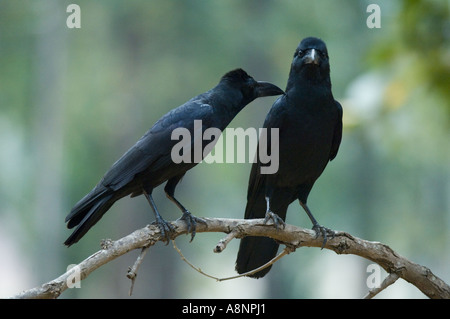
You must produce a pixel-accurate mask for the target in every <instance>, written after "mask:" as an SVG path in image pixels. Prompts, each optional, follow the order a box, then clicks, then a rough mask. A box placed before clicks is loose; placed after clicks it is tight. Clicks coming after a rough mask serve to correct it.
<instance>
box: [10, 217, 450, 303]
mask: <svg viewBox="0 0 450 319" xmlns="http://www.w3.org/2000/svg"><path fill="white" fill-rule="evenodd" d="M203 219H204V220H205V221H206V224H202V223H199V224H198V225H197V230H196V231H197V233H201V232H222V233H226V234H229V235H227V236H226V237H225V238H224V239H222V240H221V241H220V242H219V243H218V244H217V245H216V246H215V248H214V251H215V252H221V251H223V249H225V248H226V245H227V244H228V242H230V241H231V240H232V239H233V238H242V237H245V236H266V237H271V238H273V239H275V240H277V241H279V242H282V243H284V244H286V245H287V246H289V247H290V248H294V249H295V248H296V247H302V246H306V247H321V246H322V239H321V238H315V232H314V231H312V230H309V229H303V228H300V227H296V226H293V225H288V224H286V227H285V228H284V229H277V228H275V227H273V226H272V225H270V224H268V225H266V224H264V220H263V219H225V218H203ZM172 224H173V225H174V228H175V233H174V235H173V238H175V237H178V236H179V235H181V234H186V233H187V228H186V225H185V223H184V222H183V221H181V220H177V221H174V222H172ZM158 241H163V238H162V237H161V234H160V231H159V228H158V227H157V226H154V225H149V226H147V227H144V228H142V229H139V230H136V231H134V232H133V233H131V234H130V235H128V236H126V237H123V238H121V239H119V240H116V241H110V240H108V241H105V242H104V244H103V249H101V250H99V251H98V252H96V253H94V254H93V255H91V256H89V257H88V258H86V259H85V260H83V261H82V262H81V263H79V264H78V265H77V267H76V269H77V271H79V278H80V280H83V279H85V278H86V277H87V276H88V275H89V274H90V273H91V272H93V271H94V270H96V269H97V268H99V267H101V266H102V265H104V264H106V263H108V262H109V261H111V260H113V259H115V258H117V257H119V256H121V255H124V254H126V253H128V252H129V251H131V250H134V249H141V248H144V247H150V246H153V245H154V244H155V243H156V242H158ZM324 248H326V249H330V250H333V251H334V252H336V253H337V254H353V255H357V256H360V257H363V258H366V259H368V260H371V261H373V262H375V263H377V264H378V265H380V266H381V267H382V268H384V269H385V270H386V271H387V272H388V273H389V274H395V276H398V277H399V278H403V279H404V280H406V281H408V282H410V283H411V284H413V285H414V286H416V287H417V288H418V289H419V290H421V291H422V292H423V293H424V294H425V295H426V296H428V297H429V298H450V286H449V285H447V284H446V283H445V282H444V281H443V280H441V279H440V278H438V277H437V276H435V275H434V274H433V273H432V272H431V270H430V269H428V268H427V267H424V266H421V265H419V264H416V263H413V262H411V261H409V260H408V259H406V258H404V257H402V256H400V255H399V254H398V253H396V252H395V251H394V250H392V249H391V248H390V247H389V246H387V245H385V244H382V243H379V242H372V241H367V240H363V239H360V238H357V237H354V236H352V235H350V234H348V233H345V232H336V236H335V237H334V238H333V239H329V240H328V241H327V243H326V245H325V247H324ZM73 272H74V270H73V269H71V270H69V271H67V272H66V273H64V274H62V275H61V276H59V277H58V278H56V279H54V280H52V281H50V282H48V283H45V284H43V285H42V286H40V287H36V288H33V289H30V290H27V291H23V292H21V293H19V294H17V295H15V296H13V297H12V298H58V297H59V295H60V294H61V293H62V292H63V291H64V290H66V289H67V288H68V285H70V283H71V280H72V278H73Z"/></svg>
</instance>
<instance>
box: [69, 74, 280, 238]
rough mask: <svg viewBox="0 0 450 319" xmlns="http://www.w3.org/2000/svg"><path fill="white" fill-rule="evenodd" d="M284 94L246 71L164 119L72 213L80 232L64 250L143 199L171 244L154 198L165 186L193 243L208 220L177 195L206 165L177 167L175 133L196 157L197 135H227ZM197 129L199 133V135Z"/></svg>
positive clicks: (225, 79)
mask: <svg viewBox="0 0 450 319" xmlns="http://www.w3.org/2000/svg"><path fill="white" fill-rule="evenodd" d="M283 93H284V92H283V90H281V89H280V88H278V87H277V86H275V85H273V84H271V83H268V82H257V81H255V80H254V79H253V78H252V77H251V76H249V75H248V74H247V73H246V72H245V71H244V70H242V69H236V70H233V71H230V72H228V73H227V74H225V75H224V76H223V77H222V78H221V80H220V82H219V84H218V85H217V86H216V87H214V88H213V89H211V90H209V91H207V92H206V93H203V94H200V95H198V96H196V97H194V98H192V99H191V100H189V101H188V102H186V103H185V104H183V105H181V106H179V107H177V108H175V109H173V110H172V111H170V112H169V113H167V114H166V115H164V116H163V117H162V118H161V119H159V120H158V121H157V122H156V123H155V125H153V127H152V128H151V129H150V130H149V131H147V133H145V135H144V136H143V137H142V138H141V139H140V140H139V141H138V142H137V143H136V144H135V145H134V146H133V147H131V148H130V149H129V150H128V151H127V152H126V153H125V154H124V155H123V156H122V157H121V158H120V159H119V160H118V161H117V162H115V163H114V164H113V166H112V167H111V168H110V169H109V171H108V172H106V174H105V176H104V177H103V178H102V180H101V181H100V182H99V183H98V184H97V185H96V186H95V187H94V189H92V190H91V192H90V193H88V194H87V195H86V196H84V197H83V198H82V199H81V200H80V201H79V202H78V203H77V204H76V205H75V206H74V207H73V208H72V211H71V212H70V213H69V215H67V217H66V222H68V223H67V227H68V228H74V227H76V228H75V230H74V232H73V233H72V234H71V235H70V237H69V238H68V239H67V240H66V241H65V242H64V244H65V245H67V246H70V245H72V244H74V243H76V242H78V241H79V240H80V239H81V238H82V237H83V236H84V235H85V234H86V232H87V231H88V230H89V229H90V228H91V227H92V226H94V224H95V223H97V222H98V221H99V219H100V218H101V217H102V216H103V214H104V213H106V212H107V211H108V209H109V208H110V207H111V206H112V205H113V204H114V202H116V201H117V200H119V199H120V198H122V197H125V196H127V195H131V197H134V196H138V195H141V194H144V195H145V197H146V198H147V200H148V202H149V204H150V206H151V208H152V210H153V213H154V214H155V217H156V223H157V225H158V226H159V228H160V229H161V233H162V235H163V236H164V237H165V239H166V241H167V240H168V239H169V236H170V232H172V231H173V228H172V226H171V224H170V223H168V222H166V221H165V220H164V219H163V218H162V217H161V215H160V214H159V212H158V210H157V208H156V205H155V203H154V201H153V198H152V191H153V189H154V188H155V187H157V186H158V185H160V184H162V183H164V182H165V181H167V184H166V185H165V187H164V191H165V193H166V195H167V197H168V198H169V199H170V200H171V201H172V202H174V203H175V204H176V205H177V207H178V208H179V209H180V210H181V211H182V213H183V215H182V217H181V218H182V219H183V220H185V221H186V222H187V224H188V229H189V231H190V232H191V233H192V238H193V237H194V235H195V227H196V222H202V220H201V219H200V218H196V217H194V216H193V215H191V213H190V212H189V211H188V210H187V209H186V208H184V207H183V205H181V203H180V202H179V201H178V200H176V199H175V197H174V192H175V187H176V186H177V184H178V182H179V181H180V180H181V178H182V177H183V176H184V174H185V173H186V172H187V171H188V170H189V169H191V168H192V167H194V166H195V165H197V164H198V162H199V161H201V159H199V160H198V161H197V162H195V161H193V160H192V161H189V162H188V161H181V162H178V161H176V162H177V163H176V162H174V161H173V158H172V155H171V153H172V148H173V147H174V146H175V145H176V144H177V143H181V141H179V140H177V139H173V138H172V132H173V131H174V130H175V129H177V128H178V129H180V128H183V129H187V130H188V131H189V132H190V136H191V138H189V140H188V142H186V145H184V148H183V150H184V149H187V150H188V151H189V152H190V151H191V150H192V152H191V153H194V136H195V135H197V136H198V135H199V134H200V135H201V136H203V132H204V131H205V130H206V129H208V128H217V129H220V130H221V131H223V130H224V129H225V128H226V126H227V125H228V124H229V123H230V122H231V120H232V119H233V118H234V117H235V116H236V115H237V114H238V113H239V111H241V110H242V109H243V108H244V107H245V106H246V105H247V104H248V103H250V102H252V101H253V100H254V99H256V98H258V97H263V96H272V95H279V94H283ZM195 120H201V126H200V127H197V126H196V125H195V124H194V121H195ZM196 122H197V123H198V121H196ZM194 129H196V130H197V132H194ZM200 130H201V131H200ZM199 131H200V132H199ZM200 142H201V143H202V144H200V146H201V149H202V153H201V154H202V156H201V157H202V158H203V155H206V154H203V149H204V147H205V144H206V143H205V142H204V141H200ZM196 143H198V141H196ZM183 155H185V154H183ZM193 155H194V154H193ZM192 157H193V156H192ZM191 240H192V239H191Z"/></svg>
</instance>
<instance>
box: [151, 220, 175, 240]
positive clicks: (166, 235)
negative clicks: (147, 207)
mask: <svg viewBox="0 0 450 319" xmlns="http://www.w3.org/2000/svg"><path fill="white" fill-rule="evenodd" d="M152 224H156V225H157V226H158V228H159V230H160V231H161V237H162V238H163V239H164V242H165V243H166V245H167V244H168V243H169V239H171V234H172V233H173V232H174V231H175V228H174V227H173V225H172V224H171V223H170V222H167V221H165V220H164V219H163V218H162V217H156V221H154V222H153V223H152Z"/></svg>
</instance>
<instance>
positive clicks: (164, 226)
mask: <svg viewBox="0 0 450 319" xmlns="http://www.w3.org/2000/svg"><path fill="white" fill-rule="evenodd" d="M144 195H145V198H147V201H148V203H149V204H150V207H151V208H152V210H153V213H154V214H155V218H156V224H157V225H158V227H159V229H160V230H161V236H162V237H163V238H164V241H165V242H166V244H168V243H169V239H170V233H172V232H173V231H174V228H173V226H172V225H171V224H170V223H168V222H167V221H165V220H164V218H162V216H161V215H160V214H159V212H158V209H157V208H156V204H155V201H154V200H153V197H152V193H151V191H150V192H148V191H146V190H144Z"/></svg>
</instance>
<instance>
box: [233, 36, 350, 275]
mask: <svg viewBox="0 0 450 319" xmlns="http://www.w3.org/2000/svg"><path fill="white" fill-rule="evenodd" d="M264 127H265V128H268V129H269V128H278V129H279V154H278V155H279V169H278V171H277V172H276V173H275V174H266V175H263V174H261V172H260V167H261V166H262V164H261V163H260V161H256V162H255V164H253V166H252V169H251V173H250V179H249V184H248V193H247V206H246V209H245V218H247V219H251V218H263V217H265V221H266V222H267V221H268V220H269V219H272V220H273V222H274V224H275V225H276V226H277V227H278V226H279V225H282V226H283V227H284V220H285V218H286V210H287V208H288V206H289V205H290V204H291V203H292V202H293V201H294V200H296V199H298V200H299V202H300V205H301V206H302V207H303V209H304V210H305V211H306V213H307V214H308V216H309V218H310V219H311V222H312V223H313V229H314V230H315V231H316V233H317V235H319V234H321V235H322V236H323V237H324V241H323V245H325V243H326V240H327V235H334V233H333V232H332V231H331V230H329V229H327V228H325V227H322V226H320V225H319V224H318V223H317V221H316V219H315V218H314V217H313V215H312V214H311V211H310V210H309V208H308V206H307V205H306V200H307V198H308V195H309V192H310V191H311V189H312V187H313V185H314V182H315V181H316V180H317V179H318V178H319V176H320V175H321V174H322V172H323V170H324V169H325V166H326V165H327V163H328V161H331V160H332V159H334V158H335V156H336V154H337V152H338V149H339V144H340V143H341V137H342V107H341V105H340V104H339V103H338V102H337V101H335V100H334V98H333V94H332V92H331V81H330V64H329V60H328V52H327V48H326V46H325V43H324V42H323V41H322V40H320V39H317V38H313V37H309V38H305V39H304V40H302V41H301V42H300V44H299V46H298V48H297V50H296V51H295V54H294V58H293V61H292V65H291V70H290V73H289V79H288V82H287V86H286V92H285V94H284V95H282V96H280V97H279V98H278V99H277V100H276V101H275V103H274V104H273V106H272V108H271V109H270V111H269V113H268V115H267V117H266V119H265V122H264ZM268 139H269V140H270V135H269V136H268ZM271 143H272V142H268V143H267V144H268V145H271ZM258 147H260V146H258ZM272 156H273V154H272ZM278 246H279V244H278V243H276V242H275V241H274V240H273V239H270V238H267V237H245V238H243V239H242V240H241V243H240V247H239V252H238V256H237V260H236V270H237V272H238V273H241V274H242V273H245V272H248V271H251V270H253V269H256V268H258V267H260V266H262V265H264V264H265V263H267V262H268V261H270V260H271V259H272V258H273V257H275V255H276V253H277V250H278ZM269 270H270V267H268V268H265V269H263V270H261V271H259V272H257V273H255V274H253V275H251V276H250V277H254V278H260V277H263V276H264V275H265V274H266V273H268V272H269Z"/></svg>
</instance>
